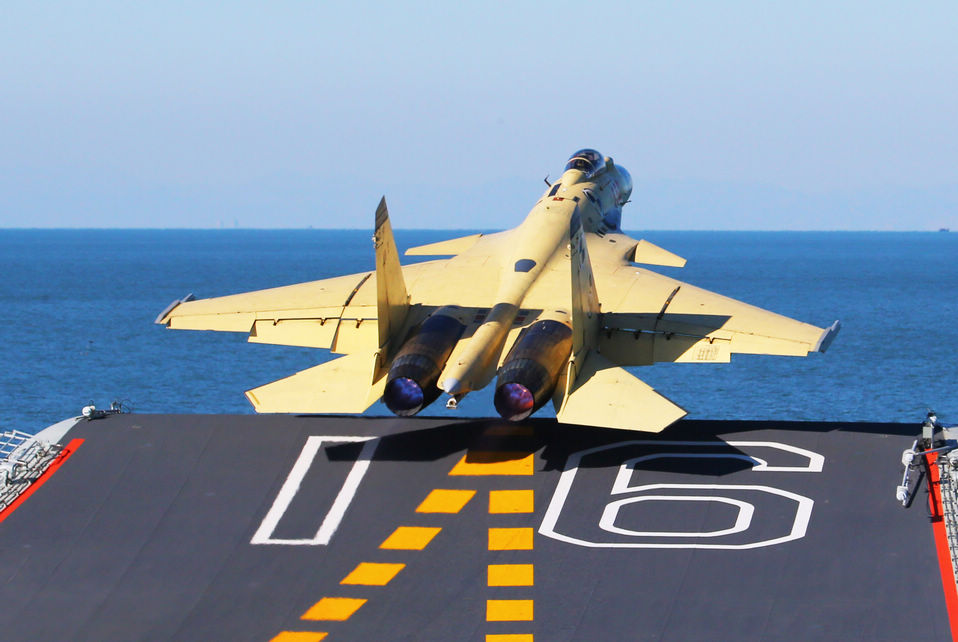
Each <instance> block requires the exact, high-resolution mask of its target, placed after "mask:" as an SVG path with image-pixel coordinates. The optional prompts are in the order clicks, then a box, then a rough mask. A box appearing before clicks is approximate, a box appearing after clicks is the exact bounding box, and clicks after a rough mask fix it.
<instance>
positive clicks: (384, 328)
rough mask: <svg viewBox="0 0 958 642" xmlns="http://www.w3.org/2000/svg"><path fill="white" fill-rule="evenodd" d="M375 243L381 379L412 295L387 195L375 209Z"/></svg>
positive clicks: (378, 361) (378, 366)
mask: <svg viewBox="0 0 958 642" xmlns="http://www.w3.org/2000/svg"><path fill="white" fill-rule="evenodd" d="M373 242H374V243H375V245H376V304H377V308H378V310H377V318H378V320H379V321H378V322H379V356H378V358H377V365H376V370H377V377H376V378H378V374H379V372H378V371H380V370H382V369H383V368H384V367H385V364H386V360H387V357H388V355H387V354H386V353H387V352H388V351H390V350H395V349H396V348H397V347H398V346H390V345H389V343H390V339H392V338H393V336H394V335H395V334H397V333H398V332H399V329H400V328H401V327H402V324H403V322H404V321H405V320H406V311H407V310H408V309H409V295H408V294H407V293H406V282H405V280H404V279H403V275H402V267H401V266H400V265H399V251H398V250H397V249H396V240H395V239H394V238H393V228H392V225H391V224H390V223H389V210H388V209H387V208H386V197H385V196H384V197H383V198H382V200H381V201H379V207H377V208H376V233H375V235H374V236H373Z"/></svg>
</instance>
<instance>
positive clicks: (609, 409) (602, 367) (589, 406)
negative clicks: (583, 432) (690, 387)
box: [556, 352, 687, 432]
mask: <svg viewBox="0 0 958 642" xmlns="http://www.w3.org/2000/svg"><path fill="white" fill-rule="evenodd" d="M686 414H687V413H686V412H685V410H683V409H682V408H680V407H679V406H677V405H675V404H674V403H672V402H671V401H669V400H668V399H666V398H665V397H663V396H662V395H660V394H659V393H657V392H656V391H655V390H653V389H652V387H651V386H649V385H648V384H646V383H644V382H643V381H640V380H639V379H636V378H635V377H633V376H632V375H630V374H629V373H628V372H626V371H625V370H624V369H622V368H619V367H617V366H615V365H613V364H612V362H610V361H609V360H608V359H606V358H605V357H603V356H602V355H600V354H598V353H596V352H591V353H589V355H588V357H587V358H586V362H585V365H584V366H583V367H582V368H581V369H580V371H579V375H578V377H577V379H576V385H575V386H573V388H572V390H571V391H570V392H569V393H568V394H567V395H566V397H565V399H564V400H563V401H562V406H561V408H559V410H558V412H556V419H558V421H559V422H560V423H565V424H581V425H584V426H599V427H605V428H618V429H620V430H636V431H644V432H661V431H662V430H664V429H665V428H667V427H668V426H670V425H671V424H673V423H675V422H676V421H678V420H679V419H681V418H682V417H684V416H685V415H686Z"/></svg>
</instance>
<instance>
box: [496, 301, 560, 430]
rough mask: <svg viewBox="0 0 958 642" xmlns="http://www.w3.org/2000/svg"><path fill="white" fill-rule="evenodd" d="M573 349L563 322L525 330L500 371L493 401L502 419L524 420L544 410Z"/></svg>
mask: <svg viewBox="0 0 958 642" xmlns="http://www.w3.org/2000/svg"><path fill="white" fill-rule="evenodd" d="M556 316H559V317H560V318H563V317H565V316H566V315H565V314H564V313H563V314H559V315H556ZM571 350H572V329H571V328H570V327H569V325H568V324H567V323H566V322H565V321H564V320H563V321H559V320H556V319H550V318H546V319H543V320H541V321H536V322H535V323H533V324H532V325H530V326H529V327H527V328H526V329H525V330H523V331H522V334H520V335H519V338H518V339H516V342H515V344H513V346H512V349H511V350H510V351H509V354H508V355H507V356H506V359H505V361H504V362H503V364H502V367H501V368H500V369H499V379H498V382H497V384H496V395H495V397H494V402H495V404H496V410H497V411H499V414H500V415H501V416H502V418H503V419H508V420H509V421H522V420H523V419H525V418H526V417H528V416H529V415H531V414H532V413H534V412H535V411H536V410H538V409H539V408H541V407H542V406H543V404H545V403H546V401H548V400H549V398H550V397H551V396H552V392H553V391H554V390H555V387H556V383H557V382H558V379H559V374H560V372H561V371H562V368H563V366H564V365H565V364H566V363H568V361H569V353H570V352H571Z"/></svg>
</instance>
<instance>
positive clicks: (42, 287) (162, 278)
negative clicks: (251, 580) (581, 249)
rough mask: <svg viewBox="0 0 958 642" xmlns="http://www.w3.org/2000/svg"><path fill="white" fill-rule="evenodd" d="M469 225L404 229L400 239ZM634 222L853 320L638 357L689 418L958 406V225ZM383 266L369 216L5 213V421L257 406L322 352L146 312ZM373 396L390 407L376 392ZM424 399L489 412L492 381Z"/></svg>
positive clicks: (648, 377) (691, 258) (752, 292)
mask: <svg viewBox="0 0 958 642" xmlns="http://www.w3.org/2000/svg"><path fill="white" fill-rule="evenodd" d="M466 233H469V232H467V231H460V232H450V231H420V230H417V231H402V230H400V231H398V232H397V233H396V237H397V243H398V244H399V246H400V250H402V249H404V248H406V247H410V246H412V245H419V244H423V243H429V242H433V241H438V240H442V239H444V238H450V237H453V236H457V235H461V234H466ZM631 234H632V235H633V236H636V237H637V238H646V239H648V240H650V241H652V242H653V243H656V244H658V245H661V246H662V247H665V248H667V249H669V250H671V251H672V252H675V253H676V254H679V255H681V256H683V257H685V258H686V259H688V265H687V266H686V267H685V268H682V269H673V268H660V269H659V271H661V272H662V273H665V274H668V275H669V276H673V277H675V278H679V279H682V280H683V281H687V282H689V283H692V284H694V285H697V286H700V287H704V288H707V289H710V290H714V291H716V292H719V293H722V294H725V295H728V296H732V297H735V298H737V299H741V300H744V301H746V302H749V303H751V304H754V305H758V306H760V307H763V308H767V309H770V310H773V311H775V312H779V313H781V314H785V315H788V316H791V317H795V318H798V319H801V320H803V321H807V322H809V323H814V324H816V325H820V326H825V325H828V324H830V323H831V322H832V321H833V320H835V319H841V320H842V324H843V328H842V331H841V333H840V335H839V336H838V338H837V339H836V341H835V342H834V343H833V345H832V346H831V348H830V349H829V351H828V353H827V354H824V355H818V354H814V355H811V356H810V357H809V358H807V359H799V358H789V357H764V356H751V355H735V356H733V357H732V363H731V364H726V365H692V364H659V365H655V366H652V367H645V368H636V369H634V373H635V374H636V375H637V376H639V377H640V378H642V379H643V380H645V381H646V382H648V383H649V384H651V385H652V386H654V387H655V388H656V389H657V390H658V391H659V392H661V393H663V394H665V395H666V396H668V397H669V398H670V399H672V400H673V401H675V402H676V403H678V404H679V405H681V406H683V407H684V408H685V409H687V410H688V411H689V416H690V417H691V418H699V419H782V420H807V421H878V422H918V421H920V419H921V418H922V416H923V414H924V413H925V412H926V410H927V409H928V408H929V407H932V408H935V409H936V410H938V412H939V413H940V415H941V416H942V417H943V418H945V419H948V418H949V417H952V418H955V419H953V420H954V421H958V387H956V376H955V372H956V365H958V359H956V357H958V234H948V233H919V232H914V233H885V232H821V233H818V232H806V233H792V232H647V233H642V232H631ZM372 266H373V258H372V246H371V242H370V232H369V231H368V230H348V231H329V230H281V231H262V230H0V274H2V278H0V305H2V310H3V313H4V318H3V322H2V324H0V364H2V368H0V394H2V398H3V400H4V402H5V408H4V412H3V413H2V414H0V429H9V428H18V429H21V430H27V431H31V432H32V431H36V430H39V429H41V428H43V427H45V426H47V425H49V424H52V423H54V422H56V421H59V420H61V419H63V418H66V417H68V416H73V415H76V414H78V413H79V411H80V409H81V407H82V406H84V405H86V404H88V403H90V402H91V401H94V402H95V403H96V404H97V405H98V406H100V407H105V406H107V405H109V403H110V402H111V401H112V400H114V399H116V400H122V401H123V402H124V403H125V404H126V405H127V406H128V407H130V408H132V409H133V410H134V411H135V412H149V413H250V412H252V410H251V408H250V406H249V404H248V403H247V401H246V399H245V397H244V396H243V391H244V390H247V389H249V388H252V387H255V386H258V385H261V384H264V383H267V382H269V381H272V380H275V379H279V378H281V377H284V376H286V375H288V374H291V373H293V372H296V371H298V370H301V369H303V368H307V367H310V366H312V365H315V364H316V363H319V362H321V361H325V360H327V359H329V358H330V355H329V353H328V352H326V351H321V350H313V349H306V348H290V347H282V346H269V345H257V344H249V343H247V342H246V336H245V335H242V334H233V333H214V332H186V331H178V332H171V331H168V330H166V329H164V328H162V327H160V326H157V325H154V324H153V320H154V319H155V317H156V316H157V314H158V313H159V312H160V311H161V310H162V309H163V308H164V307H165V306H166V305H167V304H168V303H169V302H170V301H172V300H173V299H176V298H180V297H182V296H184V295H186V294H187V293H189V292H193V293H195V294H196V296H197V297H200V298H204V297H210V296H220V295H224V294H232V293H236V292H242V291H247V290H253V289H260V288H267V287H275V286H280V285H288V284H291V283H298V282H301V281H308V280H314V279H321V278H325V277H329V276H335V275H339V274H347V273H352V272H359V271H363V270H367V269H372ZM600 296H601V293H600ZM550 410H551V408H549V407H547V408H544V409H543V410H542V411H540V414H542V415H548V414H550V412H549V411H550ZM369 412H370V414H388V411H387V410H386V409H385V407H384V406H382V405H381V404H376V405H374V406H373V408H372V409H371V410H370V411H369ZM424 414H426V415H431V416H435V415H455V416H489V415H494V414H495V411H494V409H493V407H492V395H491V392H490V391H488V390H486V391H482V392H479V393H473V394H471V395H469V396H467V397H466V398H465V400H464V401H463V403H462V404H461V407H460V409H459V410H456V411H448V410H446V409H445V408H444V407H443V406H442V404H441V401H440V402H437V403H436V404H434V405H433V406H431V407H430V408H428V409H427V410H426V411H424Z"/></svg>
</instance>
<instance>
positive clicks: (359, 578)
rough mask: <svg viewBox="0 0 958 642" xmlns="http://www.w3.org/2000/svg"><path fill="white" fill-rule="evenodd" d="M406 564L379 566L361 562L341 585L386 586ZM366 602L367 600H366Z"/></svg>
mask: <svg viewBox="0 0 958 642" xmlns="http://www.w3.org/2000/svg"><path fill="white" fill-rule="evenodd" d="M405 567H406V565H405V564H377V563H374V562H361V563H360V564H359V566H357V567H356V568H354V569H353V571H352V573H350V574H349V575H347V576H346V577H344V578H343V581H342V582H340V584H361V585H364V586H386V585H387V584H389V582H390V581H391V580H392V579H393V578H394V577H396V574H397V573H399V571H401V570H403V569H404V568H405ZM364 601H365V600H364Z"/></svg>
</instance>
